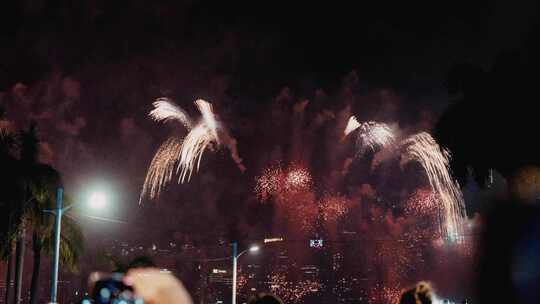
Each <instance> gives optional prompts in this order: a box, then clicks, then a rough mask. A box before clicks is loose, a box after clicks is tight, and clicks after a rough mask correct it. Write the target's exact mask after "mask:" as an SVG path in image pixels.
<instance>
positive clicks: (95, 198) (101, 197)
mask: <svg viewBox="0 0 540 304" xmlns="http://www.w3.org/2000/svg"><path fill="white" fill-rule="evenodd" d="M106 204H107V196H106V195H105V194H104V193H103V192H94V193H92V194H91V195H90V197H89V198H88V205H90V207H91V208H92V209H103V207H105V205H106Z"/></svg>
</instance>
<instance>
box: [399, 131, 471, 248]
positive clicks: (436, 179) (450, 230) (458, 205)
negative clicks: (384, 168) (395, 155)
mask: <svg viewBox="0 0 540 304" xmlns="http://www.w3.org/2000/svg"><path fill="white" fill-rule="evenodd" d="M403 146H404V148H405V151H404V154H405V155H404V157H403V158H402V161H401V165H403V164H405V163H407V162H410V161H417V162H419V163H420V164H421V165H422V167H423V168H424V170H425V171H426V174H427V177H428V179H429V183H430V185H431V188H432V189H433V191H435V192H436V193H437V194H438V195H439V196H440V199H441V202H442V207H443V212H442V213H443V214H442V215H441V216H442V218H443V223H444V225H443V227H442V230H443V231H442V232H443V235H446V236H447V237H448V238H449V239H451V240H460V238H461V237H462V236H463V219H464V217H465V203H464V201H463V195H462V194H461V191H460V189H459V186H458V184H457V182H456V181H455V180H453V179H452V178H451V176H450V173H449V169H448V168H449V158H450V154H449V153H448V151H445V150H441V148H440V147H439V145H438V144H437V142H435V140H434V139H433V137H431V135H429V134H428V133H426V132H422V133H419V134H416V135H413V136H411V137H409V138H408V139H406V140H405V141H404V142H403Z"/></svg>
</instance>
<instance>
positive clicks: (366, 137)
mask: <svg viewBox="0 0 540 304" xmlns="http://www.w3.org/2000/svg"><path fill="white" fill-rule="evenodd" d="M359 129H360V130H359V132H358V137H357V138H356V145H357V146H358V153H359V154H360V155H361V154H364V153H365V152H366V151H368V150H370V151H372V152H375V151H377V150H378V149H380V148H384V147H385V146H387V145H389V144H392V143H393V142H394V140H395V136H394V132H393V131H392V129H391V128H390V127H389V126H388V125H386V124H384V123H378V122H374V121H368V122H365V123H363V124H361V125H360V127H359Z"/></svg>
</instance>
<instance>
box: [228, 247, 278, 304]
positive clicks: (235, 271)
mask: <svg viewBox="0 0 540 304" xmlns="http://www.w3.org/2000/svg"><path fill="white" fill-rule="evenodd" d="M281 241H283V238H274V239H265V240H264V244H266V243H273V242H281ZM232 250H233V252H232V258H233V281H232V304H236V279H237V274H238V258H239V257H240V256H241V255H243V254H244V253H246V252H251V253H254V252H257V251H259V250H261V246H258V245H253V246H251V247H249V248H248V249H246V250H244V251H242V252H240V253H238V242H236V241H235V242H233V243H232Z"/></svg>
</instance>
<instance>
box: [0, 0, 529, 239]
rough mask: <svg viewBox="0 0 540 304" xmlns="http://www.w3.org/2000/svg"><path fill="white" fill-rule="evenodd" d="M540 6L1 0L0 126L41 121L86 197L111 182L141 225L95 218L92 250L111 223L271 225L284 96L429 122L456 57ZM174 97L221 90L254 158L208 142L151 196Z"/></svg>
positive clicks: (74, 189)
mask: <svg viewBox="0 0 540 304" xmlns="http://www.w3.org/2000/svg"><path fill="white" fill-rule="evenodd" d="M5 2H9V3H5ZM291 2H294V3H291ZM375 2H376V3H375ZM537 9H538V7H537V4H536V3H535V1H533V0H530V1H520V3H516V1H483V0H482V1H467V2H465V3H458V2H456V1H448V2H444V3H443V2H438V1H421V2H414V3H412V2H411V1H402V2H401V3H399V4H396V3H392V2H390V1H372V2H365V1H361V2H358V3H356V5H354V6H353V5H352V4H340V3H338V2H335V3H334V2H332V3H326V4H316V3H315V2H314V1H310V2H303V1H283V2H281V1H267V2H264V1H263V2H260V1H234V3H233V2H232V1H219V4H217V3H215V1H197V0H183V1H143V0H138V1H137V0H115V1H107V0H101V1H100V0H96V1H70V0H55V1H45V0H39V1H35V0H34V1H32V0H21V1H4V2H2V4H0V104H2V105H3V106H4V107H5V108H6V110H7V114H6V121H4V122H3V124H5V125H8V126H10V127H13V128H21V127H23V128H24V127H26V126H28V123H29V122H30V121H31V120H34V121H36V122H37V126H38V130H39V134H40V138H41V140H42V144H41V159H42V161H44V162H48V163H51V164H53V165H54V166H55V167H56V168H58V169H59V170H60V172H61V173H62V175H63V179H64V183H65V185H66V189H67V190H66V191H67V192H68V193H71V195H72V196H73V197H74V198H76V199H77V198H78V199H82V197H84V193H85V191H88V189H89V187H102V186H103V185H105V186H106V187H109V189H110V190H111V192H112V193H114V196H113V197H112V199H113V202H114V208H113V209H111V210H110V211H109V212H108V213H109V214H107V216H108V217H111V218H117V219H122V220H124V221H127V222H128V223H129V224H126V225H117V224H100V225H98V226H96V225H95V222H93V221H91V220H89V221H86V220H83V224H84V225H85V228H86V229H87V239H88V241H89V242H90V243H89V244H90V245H89V246H88V247H91V246H92V244H93V242H94V241H96V239H99V238H101V237H103V236H104V235H106V236H108V235H114V236H116V235H118V236H120V237H121V238H126V239H131V240H143V241H144V242H151V241H155V240H158V242H166V241H167V240H168V239H170V238H171V237H174V236H175V235H177V234H175V233H176V232H177V231H181V233H185V234H187V235H191V236H193V235H196V234H201V235H204V237H203V238H208V239H210V240H216V239H232V238H254V237H259V236H263V235H267V234H269V233H270V231H272V229H273V228H272V224H270V223H267V222H265V221H264V212H266V211H265V209H264V208H261V207H257V206H255V207H254V204H256V203H255V202H254V198H253V193H252V188H253V183H254V178H255V177H256V176H257V175H259V174H261V171H262V169H263V168H264V167H265V166H266V165H267V164H268V162H270V161H272V160H275V159H276V158H282V159H283V158H284V156H283V155H282V154H281V156H280V154H279V152H275V150H280V149H281V150H280V151H284V150H287V151H289V150H294V147H291V143H290V139H288V136H295V135H294V134H293V135H290V134H289V131H290V128H293V127H291V126H289V125H287V124H289V123H290V122H286V123H284V124H285V125H279V123H278V122H279V121H281V120H280V119H282V121H289V118H286V119H285V118H283V116H280V115H285V114H276V115H277V117H278V118H277V119H276V118H275V117H274V116H272V115H274V114H272V113H273V112H272V111H273V110H274V109H275V104H276V102H278V103H279V100H285V101H284V102H285V103H287V104H289V106H290V107H292V106H293V105H294V104H296V103H298V102H300V101H302V100H304V99H308V100H310V104H309V105H308V107H307V110H306V115H307V116H309V117H310V119H311V118H314V117H317V115H318V114H320V113H324V111H325V110H326V111H328V112H331V113H333V114H332V115H334V116H335V117H336V118H333V119H334V120H335V124H334V125H339V126H341V125H343V123H344V122H343V117H342V116H343V113H344V112H342V111H343V109H344V108H345V107H346V106H347V105H350V106H351V113H352V114H356V115H357V117H358V118H359V119H364V120H366V119H376V120H379V121H385V122H388V123H396V124H398V125H399V128H400V129H402V130H407V131H408V132H410V131H412V130H414V131H421V130H425V131H430V130H431V129H432V128H433V126H434V124H435V122H436V121H437V117H438V116H439V115H440V114H441V113H442V112H443V111H444V109H445V108H446V107H447V106H448V104H449V97H448V93H447V88H446V74H447V72H448V71H449V70H450V68H451V67H452V66H454V65H456V64H459V63H464V62H470V63H474V64H476V65H479V66H482V67H486V68H488V67H489V66H490V65H491V64H492V62H493V60H494V58H495V57H496V56H497V55H499V54H501V53H502V52H504V51H509V50H519V49H520V48H522V47H523V45H524V43H525V42H526V41H527V39H528V37H529V36H528V35H529V34H530V32H531V31H532V29H533V26H534V22H535V17H536V16H537V15H536V12H537ZM162 96H167V97H170V98H171V99H172V100H174V101H175V102H176V103H177V104H178V105H180V106H182V107H183V108H184V109H186V110H187V111H188V112H189V113H190V114H192V115H196V114H197V112H196V109H195V107H194V106H193V101H194V100H195V99H197V98H204V99H206V100H208V101H210V102H212V103H213V104H214V106H215V110H216V112H217V113H218V115H219V116H220V118H221V119H222V120H223V121H224V122H225V124H226V125H227V128H228V129H229V131H230V133H231V135H232V136H234V137H235V138H236V139H237V140H238V149H239V153H240V156H241V157H242V158H243V159H244V163H245V165H246V167H247V171H246V172H245V173H243V174H241V173H240V172H239V171H238V169H237V168H236V166H235V165H234V162H233V161H232V160H231V158H230V155H229V153H228V151H226V150H223V151H221V152H218V153H206V154H205V156H204V159H203V162H202V164H201V172H200V173H199V174H197V175H195V176H194V177H193V179H192V181H191V182H190V183H189V184H184V185H176V184H171V185H170V186H169V187H167V190H166V191H165V193H164V194H163V195H162V197H161V198H160V199H158V200H155V201H152V200H147V199H144V200H143V204H142V205H141V206H140V205H139V204H138V201H139V194H140V190H141V187H142V183H143V181H144V177H145V172H146V169H147V168H148V165H149V163H150V161H151V159H152V155H153V153H154V152H155V150H156V149H157V147H158V146H159V144H160V143H161V142H162V141H163V140H164V139H166V138H167V136H168V135H170V134H171V132H182V131H178V130H177V128H174V127H167V126H163V125H160V124H157V123H155V122H153V121H151V120H150V119H149V118H148V117H147V114H148V112H149V111H150V110H151V108H152V107H151V103H152V102H153V101H154V100H155V99H156V98H158V97H162ZM340 119H341V120H340ZM273 122H276V123H277V125H275V124H272V123H273ZM306 124H308V125H309V123H306ZM289 127H290V128H289ZM329 129H330V127H328V126H326V127H324V128H323V129H322V130H319V131H317V133H314V134H315V135H312V137H311V138H310V139H309V140H310V141H312V142H310V147H311V150H310V151H311V152H310V153H311V156H310V157H311V160H310V161H311V162H312V163H314V165H313V168H312V170H313V171H314V172H317V173H316V174H314V175H317V176H324V175H326V174H323V173H322V172H323V171H325V170H326V171H328V170H329V168H330V167H331V166H332V164H333V163H334V162H337V161H336V160H334V159H333V158H332V156H328V154H332V153H335V155H338V156H339V157H341V156H342V155H343V154H344V153H345V152H344V151H345V150H346V149H345V148H331V147H328V146H329V145H330V142H331V141H330V140H327V139H328V138H333V136H334V135H333V133H331V132H330V131H328V130H329ZM293 133H294V132H293ZM320 138H325V139H324V140H323V139H320ZM293 140H294V139H293ZM276 147H280V148H276ZM276 153H277V155H278V156H276ZM282 153H283V152H282ZM338 156H336V157H338ZM293 159H294V156H290V159H288V160H293ZM314 159H322V160H323V161H321V162H318V161H314ZM330 175H331V174H330ZM318 179H320V180H318V181H317V182H319V184H324V185H325V187H330V188H331V187H335V188H340V187H341V188H340V189H345V188H346V186H343V185H340V186H335V185H334V182H333V181H332V180H326V179H325V177H320V178H318ZM329 179H330V178H329ZM388 183H391V181H390V182H388ZM385 187H390V186H388V185H385ZM210 189H211V190H210ZM342 191H343V190H342ZM190 218H191V219H192V218H197V219H198V220H197V221H196V222H195V223H194V222H192V221H190V220H189V219H190ZM258 221H262V222H263V224H262V225H259V224H257V222H258ZM238 223H240V224H238ZM219 227H221V228H223V231H224V232H223V231H219V232H218V230H219V229H220V228H219Z"/></svg>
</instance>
